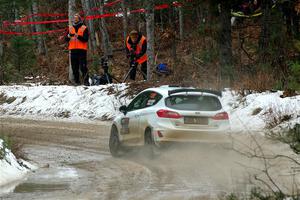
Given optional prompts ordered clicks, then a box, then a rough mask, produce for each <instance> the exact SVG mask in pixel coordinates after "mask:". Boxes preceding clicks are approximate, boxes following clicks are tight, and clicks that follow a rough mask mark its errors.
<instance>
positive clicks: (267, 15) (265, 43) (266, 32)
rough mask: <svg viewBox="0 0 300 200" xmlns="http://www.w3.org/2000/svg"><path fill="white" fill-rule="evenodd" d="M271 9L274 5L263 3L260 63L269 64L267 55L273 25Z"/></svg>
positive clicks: (268, 2) (265, 0) (266, 1)
mask: <svg viewBox="0 0 300 200" xmlns="http://www.w3.org/2000/svg"><path fill="white" fill-rule="evenodd" d="M271 7H272V4H271V2H270V0H263V1H262V12H263V17H262V24H261V33H260V40H259V50H260V55H259V58H260V61H261V62H267V56H268V55H267V54H268V48H269V45H270V37H271V30H270V26H271V25H270V23H271Z"/></svg>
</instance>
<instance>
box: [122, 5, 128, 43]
mask: <svg viewBox="0 0 300 200" xmlns="http://www.w3.org/2000/svg"><path fill="white" fill-rule="evenodd" d="M121 6H122V10H123V34H124V43H125V42H126V38H127V35H128V15H127V12H128V8H127V0H123V1H122V4H121Z"/></svg>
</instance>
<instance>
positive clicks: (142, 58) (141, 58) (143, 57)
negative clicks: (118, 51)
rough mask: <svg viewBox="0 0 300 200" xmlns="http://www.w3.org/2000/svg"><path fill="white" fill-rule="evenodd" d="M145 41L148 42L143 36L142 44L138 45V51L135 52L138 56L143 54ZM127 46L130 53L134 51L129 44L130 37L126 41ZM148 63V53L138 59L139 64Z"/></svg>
mask: <svg viewBox="0 0 300 200" xmlns="http://www.w3.org/2000/svg"><path fill="white" fill-rule="evenodd" d="M144 41H146V37H145V36H142V38H141V39H140V42H139V43H138V44H137V45H136V51H135V54H136V55H138V54H140V53H141V51H142V48H143V43H144ZM126 46H127V48H128V49H129V51H132V50H133V49H132V48H131V44H129V36H128V37H127V40H126ZM146 61H147V54H146V53H145V54H144V55H143V56H142V57H140V58H139V59H137V63H139V64H142V63H144V62H146Z"/></svg>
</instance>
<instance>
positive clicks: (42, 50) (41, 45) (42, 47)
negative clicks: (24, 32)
mask: <svg viewBox="0 0 300 200" xmlns="http://www.w3.org/2000/svg"><path fill="white" fill-rule="evenodd" d="M31 9H32V14H34V15H35V14H37V13H39V9H38V1H37V0H32V6H31ZM34 21H38V17H37V16H34ZM34 29H35V31H36V32H41V31H42V27H41V25H40V24H35V25H34ZM37 45H38V54H39V55H47V47H46V43H45V39H44V37H43V36H40V35H38V36H37Z"/></svg>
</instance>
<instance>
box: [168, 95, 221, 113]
mask: <svg viewBox="0 0 300 200" xmlns="http://www.w3.org/2000/svg"><path fill="white" fill-rule="evenodd" d="M165 103H166V106H167V107H169V108H172V109H176V110H189V111H190V110H193V111H194V110H195V111H217V110H220V109H221V108H222V105H221V103H220V101H219V99H218V98H216V97H214V96H205V95H176V96H170V97H168V98H166V100H165Z"/></svg>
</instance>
